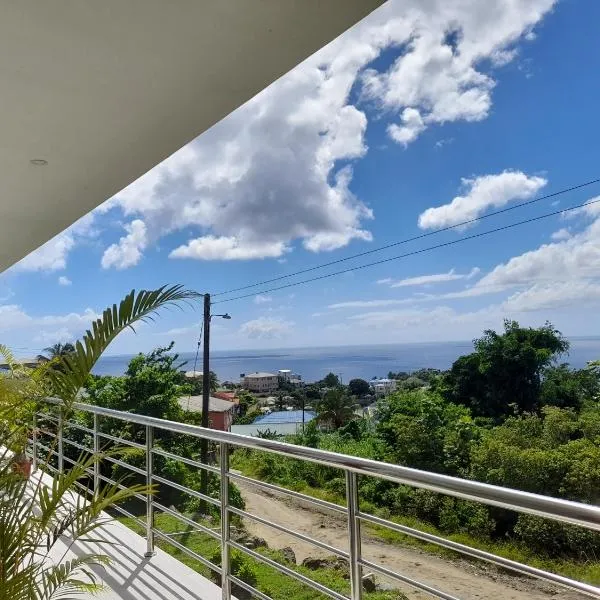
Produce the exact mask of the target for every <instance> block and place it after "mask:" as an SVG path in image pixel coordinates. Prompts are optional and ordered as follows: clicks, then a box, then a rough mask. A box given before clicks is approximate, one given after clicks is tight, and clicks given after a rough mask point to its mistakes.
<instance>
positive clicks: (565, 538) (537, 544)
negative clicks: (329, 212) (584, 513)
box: [514, 515, 600, 561]
mask: <svg viewBox="0 0 600 600" xmlns="http://www.w3.org/2000/svg"><path fill="white" fill-rule="evenodd" d="M514 532H515V536H516V538H517V539H519V540H521V541H522V542H524V543H525V544H526V545H527V546H528V547H529V548H531V549H532V550H534V551H535V552H536V553H539V554H542V555H544V556H549V557H551V558H557V557H565V558H576V559H578V560H586V561H596V560H598V559H600V533H597V532H594V531H589V530H587V529H584V528H582V527H577V526H576V525H565V524H563V523H558V522H556V521H550V520H549V519H543V518H542V517H535V516H533V515H519V518H518V520H517V524H516V526H515V529H514Z"/></svg>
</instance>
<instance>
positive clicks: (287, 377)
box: [277, 369, 302, 386]
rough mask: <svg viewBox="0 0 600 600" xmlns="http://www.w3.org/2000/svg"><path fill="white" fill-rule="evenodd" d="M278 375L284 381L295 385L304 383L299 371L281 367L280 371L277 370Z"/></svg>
mask: <svg viewBox="0 0 600 600" xmlns="http://www.w3.org/2000/svg"><path fill="white" fill-rule="evenodd" d="M277 376H278V377H279V380H280V381H282V382H284V383H289V384H290V385H293V386H299V385H302V377H301V376H300V375H298V374H297V373H294V372H292V370H291V369H279V371H277Z"/></svg>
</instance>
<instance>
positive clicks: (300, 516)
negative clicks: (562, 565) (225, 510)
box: [236, 482, 586, 600]
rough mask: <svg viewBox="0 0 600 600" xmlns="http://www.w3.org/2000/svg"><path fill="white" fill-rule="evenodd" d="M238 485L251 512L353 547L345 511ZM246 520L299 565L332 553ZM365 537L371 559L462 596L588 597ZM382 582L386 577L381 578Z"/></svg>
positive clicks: (516, 599) (509, 599)
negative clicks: (286, 550)
mask: <svg viewBox="0 0 600 600" xmlns="http://www.w3.org/2000/svg"><path fill="white" fill-rule="evenodd" d="M236 485H238V486H239V488H240V491H241V493H242V496H243V497H244V500H245V501H246V510H247V511H248V512H250V513H253V514H255V515H257V516H260V517H264V518H268V519H270V520H272V521H274V522H275V523H277V524H278V525H283V526H285V527H288V528H289V529H293V530H294V531H297V532H299V533H303V534H305V535H309V536H311V537H313V538H315V539H318V540H320V541H323V542H326V543H328V544H330V545H331V546H334V547H336V548H340V549H343V550H346V551H347V550H348V544H347V533H346V523H345V520H344V517H343V516H342V515H339V514H337V513H331V512H329V511H326V509H321V508H318V507H315V506H313V505H311V504H309V503H306V502H303V501H301V500H297V499H295V498H290V497H289V496H286V495H284V494H278V493H275V492H270V491H269V492H267V491H265V490H261V489H260V488H257V487H256V486H253V485H248V484H241V483H239V482H236ZM245 524H246V527H247V529H248V530H249V531H250V533H252V534H253V535H256V536H258V537H261V538H263V539H264V540H266V542H267V543H268V544H269V546H270V547H271V548H277V549H281V548H284V547H286V546H288V547H290V548H292V550H294V553H295V554H296V560H297V562H298V563H301V562H302V560H304V559H305V558H306V557H308V556H312V557H323V556H326V555H327V554H328V553H327V552H326V551H324V550H321V549H320V548H317V547H315V546H313V545H312V544H308V543H306V542H303V541H301V540H297V539H295V538H294V537H292V536H290V535H287V534H284V533H280V532H279V531H277V530H275V529H273V528H271V527H267V526H264V525H261V524H260V523H257V522H255V521H251V520H250V519H247V520H245ZM362 540H363V541H362V552H363V556H364V558H366V559H367V560H371V561H372V562H376V563H378V564H381V565H384V566H386V567H388V568H390V569H391V570H393V571H395V572H398V573H402V574H403V575H406V576H408V577H411V578H413V579H416V580H418V581H422V582H424V583H427V584H428V585H430V586H432V587H434V588H436V589H438V590H441V591H444V592H446V593H448V594H452V595H454V596H457V597H458V598H460V599H461V600H475V599H485V600H488V599H489V600H549V599H550V598H552V597H554V596H556V597H560V598H561V600H583V599H584V598H586V596H583V595H580V594H577V593H575V592H567V591H565V590H563V589H562V588H559V587H555V586H551V585H548V584H545V583H543V582H540V581H537V580H534V579H530V578H527V577H515V576H512V575H509V574H507V573H505V572H500V571H498V570H497V569H495V568H494V567H493V566H491V565H485V564H483V563H475V562H470V561H466V560H461V559H457V560H455V561H450V560H447V559H444V558H440V557H437V556H435V555H432V554H429V553H427V552H425V551H421V550H418V549H415V548H408V547H403V546H398V545H393V544H387V543H385V542H382V541H380V540H377V539H375V538H373V537H370V536H368V535H367V534H366V533H365V532H364V531H363V536H362ZM377 581H378V582H381V581H382V580H381V579H380V578H377ZM386 583H387V584H390V583H391V582H389V581H387V582H386ZM394 587H398V588H400V589H402V591H403V592H404V593H405V594H406V595H407V596H408V597H409V598H410V599H411V600H417V599H418V600H424V599H426V598H427V599H429V598H431V596H430V595H429V594H426V593H424V592H420V591H418V590H415V589H414V588H412V587H408V586H407V587H406V588H404V587H401V585H400V584H394Z"/></svg>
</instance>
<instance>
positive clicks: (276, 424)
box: [232, 410, 317, 436]
mask: <svg viewBox="0 0 600 600" xmlns="http://www.w3.org/2000/svg"><path fill="white" fill-rule="evenodd" d="M316 416H317V413H315V412H314V411H311V410H305V411H304V415H303V414H302V411H301V410H279V411H273V412H269V413H267V414H263V415H261V416H260V417H257V418H256V419H255V420H254V422H253V423H251V424H250V425H234V426H233V427H232V433H239V434H241V435H250V436H257V435H260V434H264V433H265V432H267V431H268V432H270V433H274V434H277V435H293V434H296V433H299V432H301V431H302V429H303V427H304V425H306V423H308V422H310V421H312V420H313V419H315V418H316Z"/></svg>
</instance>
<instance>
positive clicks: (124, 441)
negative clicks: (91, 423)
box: [98, 431, 146, 451]
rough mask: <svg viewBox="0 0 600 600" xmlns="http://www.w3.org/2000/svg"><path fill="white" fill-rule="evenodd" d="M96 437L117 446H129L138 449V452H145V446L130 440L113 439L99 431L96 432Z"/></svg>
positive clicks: (112, 436)
mask: <svg viewBox="0 0 600 600" xmlns="http://www.w3.org/2000/svg"><path fill="white" fill-rule="evenodd" d="M98 437H102V438H105V439H107V440H111V441H112V442H116V443H117V444H125V445H126V446H131V447H132V448H138V449H139V450H144V451H145V450H146V446H144V445H143V444H138V443H137V442H132V441H131V440H124V439H123V438H120V437H115V436H114V435H109V434H108V433H103V432H101V431H99V432H98Z"/></svg>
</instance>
